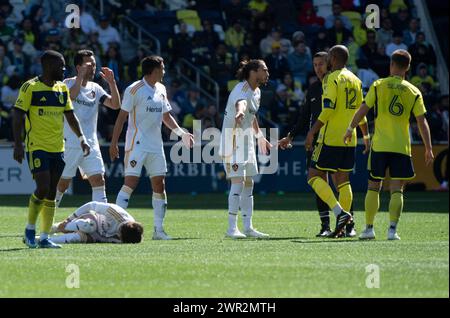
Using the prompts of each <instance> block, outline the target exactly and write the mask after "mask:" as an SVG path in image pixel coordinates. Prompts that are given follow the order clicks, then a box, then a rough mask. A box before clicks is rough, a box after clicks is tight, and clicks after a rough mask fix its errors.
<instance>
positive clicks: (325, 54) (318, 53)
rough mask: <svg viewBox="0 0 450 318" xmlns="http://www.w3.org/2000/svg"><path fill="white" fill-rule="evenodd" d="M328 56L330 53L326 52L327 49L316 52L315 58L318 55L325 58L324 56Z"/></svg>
mask: <svg viewBox="0 0 450 318" xmlns="http://www.w3.org/2000/svg"><path fill="white" fill-rule="evenodd" d="M327 56H328V53H327V52H325V51H320V52H317V53H316V54H314V57H313V59H315V58H316V57H322V58H324V57H327Z"/></svg>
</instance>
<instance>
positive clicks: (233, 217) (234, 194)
mask: <svg viewBox="0 0 450 318" xmlns="http://www.w3.org/2000/svg"><path fill="white" fill-rule="evenodd" d="M230 181H231V187H230V192H229V194H228V230H227V233H226V236H228V237H231V238H233V239H239V238H246V236H245V235H244V234H242V233H241V231H239V229H238V226H237V218H238V213H239V204H240V201H241V194H242V190H243V188H244V178H242V177H234V178H230Z"/></svg>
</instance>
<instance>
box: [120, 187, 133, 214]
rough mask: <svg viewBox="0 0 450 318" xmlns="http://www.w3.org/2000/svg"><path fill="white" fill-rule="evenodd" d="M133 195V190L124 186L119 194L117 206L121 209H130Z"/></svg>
mask: <svg viewBox="0 0 450 318" xmlns="http://www.w3.org/2000/svg"><path fill="white" fill-rule="evenodd" d="M131 193H133V189H131V188H130V187H127V186H126V185H123V186H122V188H121V189H120V191H119V194H117V198H116V204H117V205H118V206H120V207H121V208H123V209H126V208H127V207H128V201H129V200H130V196H131Z"/></svg>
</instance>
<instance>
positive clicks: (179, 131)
mask: <svg viewBox="0 0 450 318" xmlns="http://www.w3.org/2000/svg"><path fill="white" fill-rule="evenodd" d="M173 132H174V133H176V134H177V136H179V137H182V136H183V135H184V134H185V133H186V132H185V131H184V130H183V129H182V128H180V127H177V128H175V129H174V130H173Z"/></svg>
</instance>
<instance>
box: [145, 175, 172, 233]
mask: <svg viewBox="0 0 450 318" xmlns="http://www.w3.org/2000/svg"><path fill="white" fill-rule="evenodd" d="M150 182H151V184H152V190H153V195H152V206H153V211H154V219H153V220H154V232H153V239H154V240H170V239H171V237H170V236H169V235H167V233H166V232H165V231H164V227H163V223H164V217H165V216H166V210H167V196H166V184H165V176H155V177H152V178H150Z"/></svg>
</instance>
